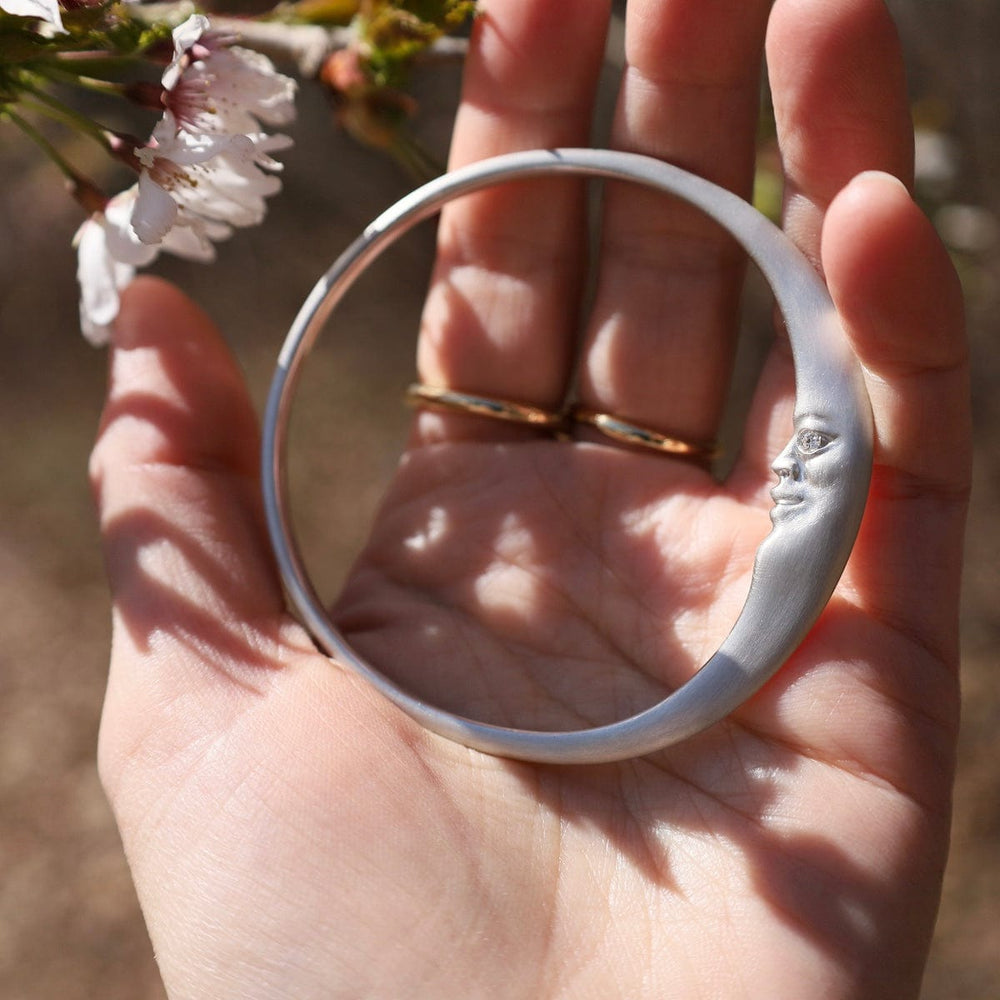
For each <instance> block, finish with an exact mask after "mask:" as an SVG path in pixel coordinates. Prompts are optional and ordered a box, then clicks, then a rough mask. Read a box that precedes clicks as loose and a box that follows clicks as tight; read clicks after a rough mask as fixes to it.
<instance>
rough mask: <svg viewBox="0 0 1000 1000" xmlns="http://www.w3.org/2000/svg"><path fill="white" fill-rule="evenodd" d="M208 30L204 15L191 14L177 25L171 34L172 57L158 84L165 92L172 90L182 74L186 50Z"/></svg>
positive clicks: (207, 21)
mask: <svg viewBox="0 0 1000 1000" xmlns="http://www.w3.org/2000/svg"><path fill="white" fill-rule="evenodd" d="M208 29H209V20H208V18H207V17H205V15H204V14H192V15H191V16H190V17H189V18H188V19H187V20H186V21H184V22H183V24H178V25H177V27H176V28H174V30H173V32H172V33H171V34H172V37H173V40H174V57H173V59H171V60H170V65H169V66H167V68H166V69H165V70H164V71H163V76H162V77H161V79H160V82H161V83H162V84H163V86H164V87H165V88H166V89H167V90H171V89H173V87H174V86H175V85H176V83H177V81H178V79H180V76H181V73H183V72H184V68H185V65H186V56H187V53H188V50H189V49H191V48H193V46H194V45H195V44H197V42H198V41H199V40H200V39H201V36H202V35H204V34H205V32H207V31H208Z"/></svg>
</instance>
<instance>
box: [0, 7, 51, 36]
mask: <svg viewBox="0 0 1000 1000" xmlns="http://www.w3.org/2000/svg"><path fill="white" fill-rule="evenodd" d="M0 10H5V11H6V12H7V13H8V14H14V15H16V16H17V17H35V18H38V20H40V21H44V22H45V23H46V24H51V25H52V27H53V28H55V29H56V31H60V32H63V33H64V34H65V32H66V29H65V28H64V27H63V23H62V11H60V9H59V3H58V0H0Z"/></svg>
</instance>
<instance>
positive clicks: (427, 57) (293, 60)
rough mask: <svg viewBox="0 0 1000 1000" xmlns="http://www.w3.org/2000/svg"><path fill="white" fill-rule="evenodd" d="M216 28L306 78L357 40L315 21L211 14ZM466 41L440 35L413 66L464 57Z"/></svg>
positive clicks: (344, 30) (343, 30)
mask: <svg viewBox="0 0 1000 1000" xmlns="http://www.w3.org/2000/svg"><path fill="white" fill-rule="evenodd" d="M212 24H213V25H214V26H215V27H216V28H217V29H218V30H219V31H231V32H232V33H233V34H234V35H236V36H237V37H238V38H239V40H240V42H241V44H243V45H246V46H248V47H249V48H252V49H256V50H257V51H258V52H261V53H263V54H264V55H266V56H267V57H268V58H270V59H273V60H274V61H275V62H277V63H282V64H284V65H290V66H294V67H295V70H296V72H297V73H298V74H299V75H301V76H303V77H306V78H310V77H314V76H316V75H317V74H318V73H319V71H320V68H321V67H322V65H323V64H324V63H325V62H326V60H327V59H328V58H329V57H330V56H331V55H333V53H334V52H339V51H340V50H341V49H346V48H349V47H350V46H351V45H354V44H356V43H357V41H358V38H357V32H356V31H355V30H354V29H353V28H350V27H347V28H327V27H324V26H322V25H318V24H285V23H282V22H278V21H248V20H246V19H245V18H239V17H219V16H218V15H214V16H213V17H212ZM467 52H468V41H467V40H466V39H464V38H454V37H451V36H444V37H443V38H439V39H437V41H435V42H433V43H432V44H430V45H429V46H428V47H427V48H426V49H424V51H423V52H421V53H419V54H418V55H416V56H415V57H414V63H415V64H417V65H423V66H427V65H434V64H440V63H455V62H461V61H462V60H464V59H465V56H466V53H467Z"/></svg>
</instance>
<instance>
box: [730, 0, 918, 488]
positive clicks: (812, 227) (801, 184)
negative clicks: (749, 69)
mask: <svg viewBox="0 0 1000 1000" xmlns="http://www.w3.org/2000/svg"><path fill="white" fill-rule="evenodd" d="M766 47H767V67H768V76H769V80H770V85H771V93H772V100H773V103H774V113H775V122H776V126H777V130H778V143H779V147H780V150H781V160H782V167H783V169H784V173H785V213H784V214H785V218H784V228H785V231H786V232H787V233H788V234H789V236H790V237H791V238H792V240H793V241H794V242H795V243H796V244H797V245H798V247H799V249H801V250H802V252H803V253H805V255H806V256H807V257H808V258H809V259H810V260H811V261H812V262H813V263H814V265H815V266H816V267H817V269H819V270H822V264H821V261H820V234H821V231H822V227H823V218H824V215H825V213H826V210H827V207H828V206H829V204H830V202H831V201H832V200H833V198H834V196H835V195H836V194H837V192H839V191H840V190H842V189H843V188H844V187H845V185H847V184H848V183H849V182H850V180H851V179H852V178H853V177H855V176H856V175H857V174H859V173H862V172H863V171H867V170H881V171H885V172H887V173H890V174H893V175H895V176H896V177H898V178H900V179H901V180H902V181H903V182H904V183H906V184H909V183H910V180H911V177H912V162H913V128H912V122H911V118H910V109H909V104H908V101H907V95H906V81H905V73H904V67H903V60H902V54H901V51H900V47H899V40H898V37H897V35H896V31H895V27H894V25H893V22H892V19H891V17H890V16H889V13H888V11H887V10H886V8H885V5H884V4H883V2H882V0H837V2H836V3H830V2H829V0H777V2H776V3H775V5H774V9H773V11H772V14H771V19H770V22H769V24H768V30H767V46H766ZM792 390H793V372H792V365H791V357H790V355H789V354H788V351H787V349H786V346H785V345H784V344H783V343H779V345H778V347H777V350H774V351H772V352H771V356H770V358H769V359H768V362H767V364H766V366H765V369H764V373H763V376H762V378H761V382H760V385H759V388H758V391H757V394H756V396H755V401H754V405H753V407H752V409H751V413H750V417H749V420H748V423H747V434H746V442H747V444H746V445H745V447H744V452H743V455H742V462H741V465H740V468H739V470H738V472H737V476H736V479H734V481H733V482H734V486H735V485H738V484H739V483H740V477H741V474H742V473H746V474H747V476H748V477H749V478H748V480H747V481H748V482H749V484H750V488H751V489H755V490H758V491H760V489H761V485H762V484H763V483H764V482H766V481H767V480H768V479H770V478H771V471H770V465H771V461H772V460H773V458H774V456H775V455H777V454H778V452H779V451H780V450H781V448H782V447H783V446H784V443H785V441H786V440H787V439H788V435H789V432H790V429H791V394H792Z"/></svg>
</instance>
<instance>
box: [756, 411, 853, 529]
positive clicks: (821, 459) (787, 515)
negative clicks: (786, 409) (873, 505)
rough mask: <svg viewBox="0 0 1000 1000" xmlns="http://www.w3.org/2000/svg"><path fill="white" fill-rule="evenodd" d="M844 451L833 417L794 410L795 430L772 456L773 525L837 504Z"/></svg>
mask: <svg viewBox="0 0 1000 1000" xmlns="http://www.w3.org/2000/svg"><path fill="white" fill-rule="evenodd" d="M846 461H847V455H846V454H845V449H844V447H843V444H842V442H841V435H840V432H839V429H838V428H837V427H836V425H835V421H834V420H833V419H832V418H831V417H829V416H827V415H826V414H822V413H815V412H811V411H807V412H802V413H799V414H796V417H795V433H794V434H793V435H792V438H791V440H790V441H789V442H788V444H787V445H786V446H785V448H784V449H783V450H782V452H781V454H780V455H778V457H777V458H776V459H775V460H774V462H773V463H772V465H771V468H772V469H773V470H774V472H775V474H776V475H777V477H778V482H777V485H776V486H774V488H773V489H772V490H771V499H772V500H774V507H773V508H772V510H771V522H772V523H773V524H774V525H775V526H778V525H782V524H785V523H789V524H792V523H798V522H799V521H800V520H804V519H806V518H808V519H809V520H813V519H814V518H822V517H823V516H824V514H827V513H833V511H834V509H836V508H837V507H838V506H839V502H838V501H839V499H840V494H841V493H842V492H843V488H844V478H843V474H844V473H845V472H846V467H845V466H846Z"/></svg>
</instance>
